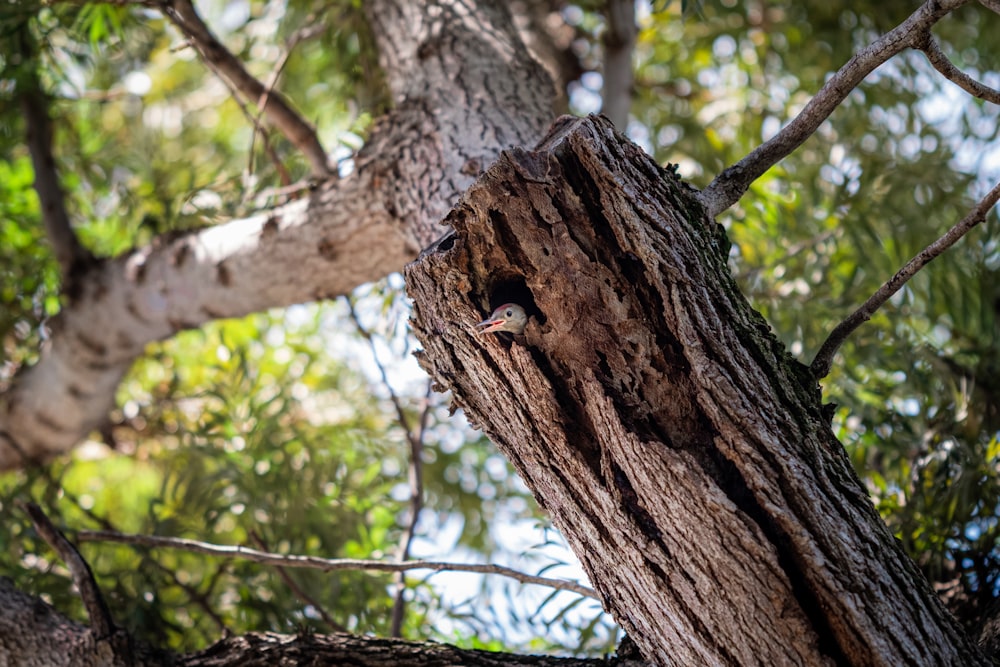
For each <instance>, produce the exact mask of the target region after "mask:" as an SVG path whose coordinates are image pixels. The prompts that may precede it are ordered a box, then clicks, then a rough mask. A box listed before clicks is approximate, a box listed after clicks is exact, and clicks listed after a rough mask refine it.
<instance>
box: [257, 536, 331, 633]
mask: <svg viewBox="0 0 1000 667" xmlns="http://www.w3.org/2000/svg"><path fill="white" fill-rule="evenodd" d="M250 539H251V540H253V543H254V544H256V545H257V547H258V548H259V549H261V550H262V551H267V550H268V548H267V543H266V542H264V538H262V537H261V536H260V535H258V534H257V532H256V531H253V530H251V531H250ZM275 569H276V570H277V571H278V576H279V577H281V579H282V581H284V582H285V585H287V586H288V587H289V588H290V589H292V592H293V593H295V594H296V595H297V596H299V598H300V599H301V600H302V601H303V602H305V603H306V604H307V605H309V606H311V607H312V608H313V609H315V610H316V612H317V613H318V614H319V615H320V616H321V617H322V619H323V622H324V623H326V625H327V627H328V628H330V629H331V630H333V631H334V632H347V628H345V627H344V626H343V625H341V624H340V623H337V621H335V620H333V617H332V616H330V614H329V613H327V611H326V609H324V608H323V605H321V604H320V603H319V602H318V601H317V600H316V598H314V597H313V596H312V595H310V594H309V593H307V592H306V590H305V589H304V588H302V587H301V586H299V582H297V581H295V579H293V578H292V575H290V574H288V569H287V568H284V567H277V568H275Z"/></svg>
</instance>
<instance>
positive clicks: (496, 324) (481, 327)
mask: <svg viewBox="0 0 1000 667" xmlns="http://www.w3.org/2000/svg"><path fill="white" fill-rule="evenodd" d="M503 323H504V321H503V320H502V319H500V318H492V317H491V318H489V319H485V320H483V321H482V322H480V323H479V324H477V325H476V327H475V329H476V335H477V336H478V335H480V334H484V333H489V332H491V331H493V330H495V329H499V328H500V327H502V326H503Z"/></svg>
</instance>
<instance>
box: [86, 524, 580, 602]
mask: <svg viewBox="0 0 1000 667" xmlns="http://www.w3.org/2000/svg"><path fill="white" fill-rule="evenodd" d="M76 538H77V540H78V541H80V542H116V543H119V544H134V545H138V546H143V547H152V548H164V549H179V550H181V551H188V552H191V553H199V554H206V555H208V556H218V557H221V558H242V559H243V560H248V561H251V562H253V563H262V564H264V565H274V566H278V567H303V568H310V569H314V570H321V571H323V572H333V571H336V570H364V571H369V572H406V571H409V570H432V571H434V572H475V573H478V574H496V575H500V576H502V577H509V578H511V579H513V580H515V581H518V582H520V583H522V584H536V585H538V586H546V587H548V588H554V589H557V590H561V591H572V592H574V593H577V594H579V595H583V596H584V597H591V598H596V597H597V594H596V593H595V592H594V591H593V589H590V588H588V587H586V586H583V585H582V584H578V583H576V582H575V581H568V580H566V579H553V578H550V577H538V576H535V575H532V574H527V573H525V572H521V571H519V570H515V569H514V568H510V567H505V566H503V565H492V564H486V563H448V562H444V561H429V560H412V561H406V562H401V563H393V562H387V561H379V560H361V559H355V558H321V557H319V556H298V555H282V554H275V553H270V552H266V551H259V550H257V549H251V548H250V547H244V546H242V545H238V544H237V545H234V546H226V545H220V544H210V543H208V542H199V541H197V540H188V539H184V538H180V537H161V536H157V535H130V534H126V533H119V532H116V531H110V530H81V531H79V532H77V534H76Z"/></svg>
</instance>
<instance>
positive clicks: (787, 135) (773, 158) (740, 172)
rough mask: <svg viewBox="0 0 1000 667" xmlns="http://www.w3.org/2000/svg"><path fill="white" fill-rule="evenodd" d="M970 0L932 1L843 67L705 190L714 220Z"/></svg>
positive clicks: (703, 199) (704, 202) (704, 200)
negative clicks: (879, 71) (868, 80)
mask: <svg viewBox="0 0 1000 667" xmlns="http://www.w3.org/2000/svg"><path fill="white" fill-rule="evenodd" d="M968 2H970V0H943V1H938V0H927V2H925V3H924V4H922V5H921V6H920V8H919V9H917V11H915V12H913V14H911V15H910V16H909V18H907V19H906V20H905V21H903V22H902V23H901V24H899V25H898V26H896V27H895V28H893V29H892V30H890V31H889V32H887V33H886V34H884V35H882V37H880V38H878V39H877V40H875V41H874V42H872V43H871V44H869V45H868V46H867V47H865V48H864V49H862V50H861V51H859V52H858V53H857V54H856V55H855V56H854V57H852V58H851V59H850V60H849V61H847V64H845V65H844V66H843V67H841V68H840V69H839V70H838V71H837V72H836V74H834V75H833V76H832V77H830V80H829V81H827V82H826V84H825V85H824V86H823V87H822V88H820V90H819V92H818V93H816V95H815V96H814V97H813V98H812V99H811V100H810V101H809V103H808V104H806V106H805V108H804V109H802V111H801V112H799V114H798V115H797V116H796V117H795V118H793V119H792V120H791V122H790V123H788V125H786V126H785V127H783V128H782V129H781V131H779V132H778V133H777V134H776V135H774V136H773V137H772V138H771V139H769V140H768V141H765V142H764V143H763V144H761V145H760V146H758V147H757V148H755V149H754V150H752V151H751V152H750V154H749V155H747V156H746V157H744V158H743V159H742V160H740V161H739V162H737V163H736V164H734V165H732V166H731V167H727V168H726V169H724V170H723V171H722V173H721V174H719V175H718V176H716V177H715V180H713V181H712V182H711V183H710V184H709V185H708V187H706V188H705V189H704V190H703V191H702V192H701V194H700V196H699V199H700V200H701V202H702V205H704V207H705V210H706V212H707V213H708V215H709V217H711V218H714V217H716V216H717V215H719V214H720V213H722V212H723V211H725V210H726V209H727V208H729V207H730V206H732V205H733V204H735V203H736V202H737V201H739V200H740V197H742V196H743V194H744V193H745V192H746V191H747V189H748V188H749V187H750V184H751V183H753V182H754V181H755V180H757V179H758V178H760V177H761V176H762V175H763V174H764V172H766V171H767V170H768V169H770V168H771V167H773V166H774V165H775V164H777V163H778V162H780V161H781V160H782V159H784V158H785V157H787V156H788V155H789V154H790V153H791V152H792V151H794V150H795V149H796V148H798V147H799V146H801V145H802V144H803V143H804V142H805V140H806V139H808V138H809V137H811V136H812V135H813V133H814V132H815V131H816V129H817V128H818V127H819V126H820V124H822V123H823V121H825V120H826V119H827V118H828V117H829V116H830V114H831V113H833V111H834V110H835V109H836V108H837V107H838V106H840V103H841V102H843V101H844V100H845V99H846V98H847V96H848V95H850V94H851V91H853V90H854V89H855V88H856V87H857V86H858V84H860V83H861V82H862V81H863V80H864V78H865V77H866V76H868V75H869V74H871V73H872V72H873V71H875V69H876V68H877V67H879V66H880V65H882V64H884V63H885V62H887V61H888V60H889V59H891V58H892V57H894V56H896V55H897V54H899V53H900V52H902V51H903V50H905V49H907V48H919V44H920V43H921V40H923V36H924V35H925V34H927V31H929V30H930V28H931V26H933V25H934V24H935V23H937V22H938V21H940V20H941V19H942V18H944V17H945V16H947V15H948V14H950V13H951V12H952V11H954V10H955V9H957V8H959V7H961V6H962V5H965V4H967V3H968Z"/></svg>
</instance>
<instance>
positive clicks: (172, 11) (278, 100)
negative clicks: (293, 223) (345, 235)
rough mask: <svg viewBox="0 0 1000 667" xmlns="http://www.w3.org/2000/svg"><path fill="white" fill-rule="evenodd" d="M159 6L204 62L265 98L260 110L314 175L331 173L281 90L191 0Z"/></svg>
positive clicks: (320, 149)
mask: <svg viewBox="0 0 1000 667" xmlns="http://www.w3.org/2000/svg"><path fill="white" fill-rule="evenodd" d="M159 6H160V9H161V10H162V11H163V13H164V14H165V15H166V16H167V18H169V19H170V20H171V21H172V22H173V23H174V24H175V25H176V26H177V27H178V28H179V29H180V30H181V32H183V33H184V34H185V35H186V36H187V37H188V39H190V40H191V43H192V44H193V45H194V47H195V48H196V49H197V50H198V52H199V53H200V54H201V55H202V57H203V58H204V59H205V61H206V62H210V63H212V64H213V65H214V69H215V70H216V71H218V72H220V73H221V74H222V75H223V76H224V78H225V79H227V80H229V81H230V82H231V83H232V84H233V86H235V87H236V88H237V89H238V90H240V92H242V93H243V95H245V96H246V97H247V98H248V99H250V100H260V99H264V100H266V103H265V106H264V107H263V109H261V111H262V112H263V114H264V115H265V116H266V117H267V118H268V120H270V121H271V122H272V123H274V125H275V126H276V127H277V128H278V129H279V130H280V131H281V133H282V134H284V135H285V137H287V138H288V140H289V141H290V142H292V144H293V145H294V146H296V147H297V148H298V149H299V150H300V151H302V153H303V155H305V157H306V159H307V160H308V161H309V164H310V166H311V167H312V174H313V176H314V177H316V178H329V177H330V176H331V175H333V173H334V172H333V170H332V169H330V165H329V162H328V160H327V156H326V151H324V150H323V146H322V145H321V144H320V142H319V137H318V136H317V135H316V131H315V130H314V129H313V128H312V127H311V126H310V125H309V124H308V123H307V122H306V121H305V120H304V119H303V118H302V117H301V116H300V115H299V114H298V113H297V112H295V111H294V110H293V109H292V107H291V105H289V104H288V102H287V101H285V98H284V96H282V95H281V94H280V93H277V92H274V91H271V92H268V91H267V89H266V88H265V87H264V84H262V83H261V82H260V81H258V80H257V79H256V78H255V77H253V76H252V75H251V74H250V73H249V72H247V71H246V69H245V68H244V67H243V64H242V63H241V62H240V61H239V60H238V59H237V58H236V56H234V55H233V54H232V53H230V52H229V50H228V49H226V47H225V46H223V45H222V43H221V42H219V40H218V39H216V37H215V35H213V34H212V31H211V30H209V29H208V26H207V25H205V22H204V21H202V20H201V17H200V16H199V15H198V13H197V12H196V11H195V9H194V6H193V5H192V4H191V2H190V0H162V2H161V3H160V5H159Z"/></svg>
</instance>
